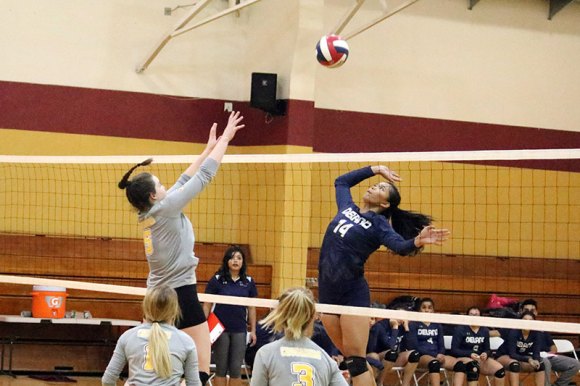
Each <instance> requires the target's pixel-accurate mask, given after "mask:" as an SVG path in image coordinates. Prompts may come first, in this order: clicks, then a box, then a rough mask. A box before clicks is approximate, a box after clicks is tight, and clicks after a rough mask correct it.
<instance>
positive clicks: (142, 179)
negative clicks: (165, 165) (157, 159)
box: [117, 158, 155, 212]
mask: <svg viewBox="0 0 580 386" xmlns="http://www.w3.org/2000/svg"><path fill="white" fill-rule="evenodd" d="M151 162H153V158H148V159H146V160H145V161H143V162H141V163H138V164H137V165H135V166H133V167H132V168H131V169H129V171H128V172H127V173H125V175H124V176H123V178H121V181H119V183H118V184H117V186H118V187H119V189H125V194H126V195H127V199H128V200H129V202H130V203H131V205H133V207H135V208H136V209H137V210H139V211H140V212H144V211H146V210H148V209H149V208H150V207H151V203H150V202H149V196H150V194H151V193H155V184H154V182H153V180H152V179H151V174H150V173H141V174H139V175H137V176H136V177H134V178H133V179H131V180H129V177H130V176H131V173H133V171H134V170H135V169H137V168H138V167H140V166H147V165H149V164H151Z"/></svg>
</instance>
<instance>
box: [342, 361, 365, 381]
mask: <svg viewBox="0 0 580 386" xmlns="http://www.w3.org/2000/svg"><path fill="white" fill-rule="evenodd" d="M346 367H347V368H348V372H349V374H350V377H351V378H354V377H356V376H359V375H361V374H364V373H366V372H367V371H369V369H368V367H367V360H366V358H363V357H357V356H351V357H348V358H346Z"/></svg>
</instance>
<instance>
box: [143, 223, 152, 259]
mask: <svg viewBox="0 0 580 386" xmlns="http://www.w3.org/2000/svg"><path fill="white" fill-rule="evenodd" d="M143 244H144V245H145V254H146V255H147V256H151V255H152V254H153V239H152V238H151V228H145V229H143Z"/></svg>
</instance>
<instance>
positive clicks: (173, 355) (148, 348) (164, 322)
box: [101, 285, 201, 386]
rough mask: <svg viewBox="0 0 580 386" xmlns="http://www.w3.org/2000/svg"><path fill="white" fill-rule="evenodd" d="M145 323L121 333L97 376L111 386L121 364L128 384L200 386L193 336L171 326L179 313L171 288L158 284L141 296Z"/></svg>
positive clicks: (135, 385)
mask: <svg viewBox="0 0 580 386" xmlns="http://www.w3.org/2000/svg"><path fill="white" fill-rule="evenodd" d="M143 313H144V315H145V323H143V324H141V325H140V326H137V327H134V328H132V329H130V330H128V331H126V332H125V333H123V335H121V337H120V338H119V340H118V341H117V345H116V347H115V351H114V352H113V357H112V358H111V361H110V362H109V365H108V366H107V369H106V370H105V374H104V375H103V378H102V379H101V383H102V384H103V386H115V385H116V384H117V379H118V378H119V374H121V371H123V368H124V367H125V364H127V363H128V364H129V377H128V379H127V384H129V385H131V386H145V385H156V386H178V385H180V383H181V379H182V377H184V378H185V385H186V386H201V381H200V379H199V374H198V366H197V350H196V348H195V344H194V343H193V339H191V337H190V336H189V335H187V334H186V333H185V332H183V331H180V330H178V329H177V328H175V327H174V326H173V323H174V321H175V319H176V318H177V317H178V315H179V304H178V302H177V294H176V292H175V290H173V289H172V288H169V287H168V286H165V285H162V286H159V287H155V288H153V289H149V290H147V294H146V295H145V298H144V299H143Z"/></svg>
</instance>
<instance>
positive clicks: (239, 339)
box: [213, 331, 247, 378]
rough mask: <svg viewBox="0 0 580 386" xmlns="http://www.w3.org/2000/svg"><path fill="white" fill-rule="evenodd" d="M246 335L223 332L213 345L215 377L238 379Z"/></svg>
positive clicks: (244, 351)
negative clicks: (227, 376)
mask: <svg viewBox="0 0 580 386" xmlns="http://www.w3.org/2000/svg"><path fill="white" fill-rule="evenodd" d="M246 335H247V334H246V333H245V332H227V331H224V332H223V333H222V334H221V335H220V337H219V338H218V340H216V341H215V343H214V344H213V359H214V362H215V368H216V371H215V373H216V376H218V377H225V376H226V375H227V374H229V375H230V378H240V376H241V370H242V362H243V360H244V356H245V355H246Z"/></svg>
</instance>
